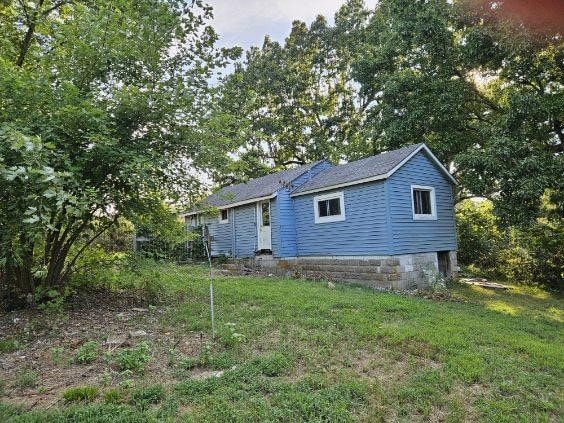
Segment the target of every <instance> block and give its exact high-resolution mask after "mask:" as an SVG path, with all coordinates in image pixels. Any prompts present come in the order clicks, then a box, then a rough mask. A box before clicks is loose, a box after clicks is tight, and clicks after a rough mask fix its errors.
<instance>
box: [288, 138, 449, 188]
mask: <svg viewBox="0 0 564 423" xmlns="http://www.w3.org/2000/svg"><path fill="white" fill-rule="evenodd" d="M420 151H425V153H427V154H428V155H429V157H430V158H431V160H432V161H433V162H434V163H435V164H436V165H437V166H438V167H439V169H440V170H441V171H442V172H443V173H444V174H445V176H446V177H447V178H448V179H449V180H450V181H451V182H452V183H454V184H456V180H455V179H454V178H453V177H452V175H451V174H450V173H449V171H448V170H447V169H446V168H445V167H444V166H443V165H442V164H441V162H440V161H439V160H438V159H437V158H436V157H435V155H434V154H433V153H432V152H431V150H430V149H429V148H428V147H427V146H426V145H425V144H423V143H421V144H415V145H410V146H407V147H403V148H400V149H398V150H393V151H389V152H387V153H382V154H379V155H376V156H371V157H367V158H365V159H361V160H357V161H354V162H350V163H346V164H342V165H339V166H334V167H330V168H328V169H326V170H324V171H322V172H320V173H318V174H317V175H316V176H315V177H314V178H312V180H311V181H309V182H307V183H305V184H303V185H301V186H300V187H298V188H297V189H295V190H294V191H293V192H292V196H293V197H295V196H299V195H305V194H309V193H313V192H320V191H327V190H330V189H334V188H340V187H344V186H349V185H356V184H361V183H366V182H371V181H376V180H379V179H386V178H389V177H390V176H391V175H392V174H393V173H394V172H396V171H397V170H398V169H399V168H400V167H401V166H403V165H404V164H405V163H406V162H407V161H408V160H409V159H411V158H412V157H413V156H414V155H416V154H417V153H419V152H420Z"/></svg>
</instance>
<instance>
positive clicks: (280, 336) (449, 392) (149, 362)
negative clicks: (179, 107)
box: [0, 265, 564, 422]
mask: <svg viewBox="0 0 564 423" xmlns="http://www.w3.org/2000/svg"><path fill="white" fill-rule="evenodd" d="M102 276H103V279H104V280H105V281H106V286H108V287H111V288H112V289H113V291H112V293H111V294H108V292H106V291H103V290H95V291H91V292H88V293H83V294H80V295H78V296H77V297H75V298H73V299H72V300H71V301H70V303H69V305H68V306H67V309H66V310H65V313H64V314H63V315H59V316H57V315H54V314H53V313H54V311H51V312H48V311H44V312H37V311H22V312H13V313H9V314H7V315H3V316H0V331H1V332H0V335H1V340H0V394H1V395H2V398H1V399H0V401H2V403H1V404H0V421H53V422H59V421H65V420H66V421H73V422H74V421H116V422H117V421H120V422H122V421H147V420H149V421H163V420H165V421H166V420H173V421H175V420H180V421H183V420H186V421H210V422H217V421H245V422H246V421H288V422H294V421H348V420H360V421H370V422H373V421H475V420H483V421H508V422H513V421H558V420H559V419H560V418H561V416H562V414H563V410H562V394H563V390H562V380H564V378H563V376H564V372H563V370H564V352H563V349H562V345H563V344H564V343H563V341H564V336H563V334H564V332H563V301H562V299H561V298H557V297H555V296H553V295H551V294H549V293H546V292H544V291H541V290H535V289H523V288H512V289H510V290H509V291H507V292H505V291H490V290H485V289H482V288H478V287H467V286H458V285H457V286H454V287H452V288H451V289H452V291H453V300H450V301H437V300H433V299H426V298H420V297H416V296H408V295H397V294H392V293H381V292H373V291H370V290H367V289H363V288H357V287H351V286H346V285H337V287H336V289H329V288H328V287H327V286H326V284H324V283H321V282H310V281H304V280H290V279H283V278H276V277H271V278H259V277H257V278H251V277H225V276H221V277H218V279H217V280H216V282H215V287H216V291H215V292H216V298H215V299H216V323H217V328H218V336H217V337H216V340H215V341H213V340H212V339H211V337H210V320H209V308H208V293H209V291H208V289H209V287H208V280H207V278H206V269H205V268H202V267H178V266H172V265H159V266H157V267H149V266H145V267H142V268H140V269H136V270H135V271H133V270H130V271H121V272H119V273H118V272H114V273H111V272H107V273H105V274H103V275H102ZM124 288H126V289H124ZM139 289H142V292H143V293H144V296H145V297H146V298H147V297H148V298H151V299H152V300H151V301H150V302H149V303H147V302H143V301H141V300H139V299H138V298H137V297H136V296H134V295H132V292H135V291H136V290H139ZM158 300H160V301H158ZM49 313H50V314H49ZM49 322H51V323H49ZM128 335H132V336H128ZM108 340H109V341H110V342H109V343H108Z"/></svg>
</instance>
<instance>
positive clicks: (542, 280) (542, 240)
mask: <svg viewBox="0 0 564 423" xmlns="http://www.w3.org/2000/svg"><path fill="white" fill-rule="evenodd" d="M545 210H546V212H545V217H543V218H541V219H539V220H537V221H536V222H535V223H534V224H533V225H531V226H529V227H527V228H519V227H510V228H506V229H505V230H503V229H501V228H500V226H501V225H500V222H499V220H498V218H497V217H496V215H495V214H494V210H493V206H492V203H491V202H489V201H486V200H482V201H478V202H475V201H471V200H466V201H464V202H462V203H460V204H459V205H458V206H457V208H456V222H457V232H458V242H459V251H458V260H459V262H460V263H461V264H462V265H465V266H467V268H466V270H467V271H468V272H470V274H474V275H482V276H487V277H493V278H502V279H505V280H508V281H512V282H514V283H515V282H517V283H524V284H529V285H544V286H546V287H549V288H552V289H557V290H561V289H562V288H563V287H562V281H563V280H564V223H563V221H562V220H561V219H559V218H558V217H555V216H553V215H552V214H551V210H550V205H546V206H545Z"/></svg>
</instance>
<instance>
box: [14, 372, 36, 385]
mask: <svg viewBox="0 0 564 423" xmlns="http://www.w3.org/2000/svg"><path fill="white" fill-rule="evenodd" d="M38 380H39V374H38V373H37V372H36V371H33V370H25V369H24V370H21V371H20V372H18V373H17V374H16V378H15V381H14V385H15V387H16V388H18V389H26V388H34V387H36V386H37V382H38Z"/></svg>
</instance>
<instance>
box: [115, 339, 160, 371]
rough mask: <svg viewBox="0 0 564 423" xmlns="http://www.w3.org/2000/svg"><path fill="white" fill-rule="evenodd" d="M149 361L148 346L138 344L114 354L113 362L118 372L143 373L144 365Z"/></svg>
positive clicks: (145, 343) (142, 343)
mask: <svg viewBox="0 0 564 423" xmlns="http://www.w3.org/2000/svg"><path fill="white" fill-rule="evenodd" d="M150 360H151V353H150V348H149V344H148V343H147V342H140V343H139V344H137V345H136V346H135V347H133V348H126V349H123V350H120V351H118V352H117V353H116V355H115V357H114V362H115V364H116V366H117V368H118V370H120V371H133V372H143V370H144V369H145V364H147V363H148V362H149V361H150Z"/></svg>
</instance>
